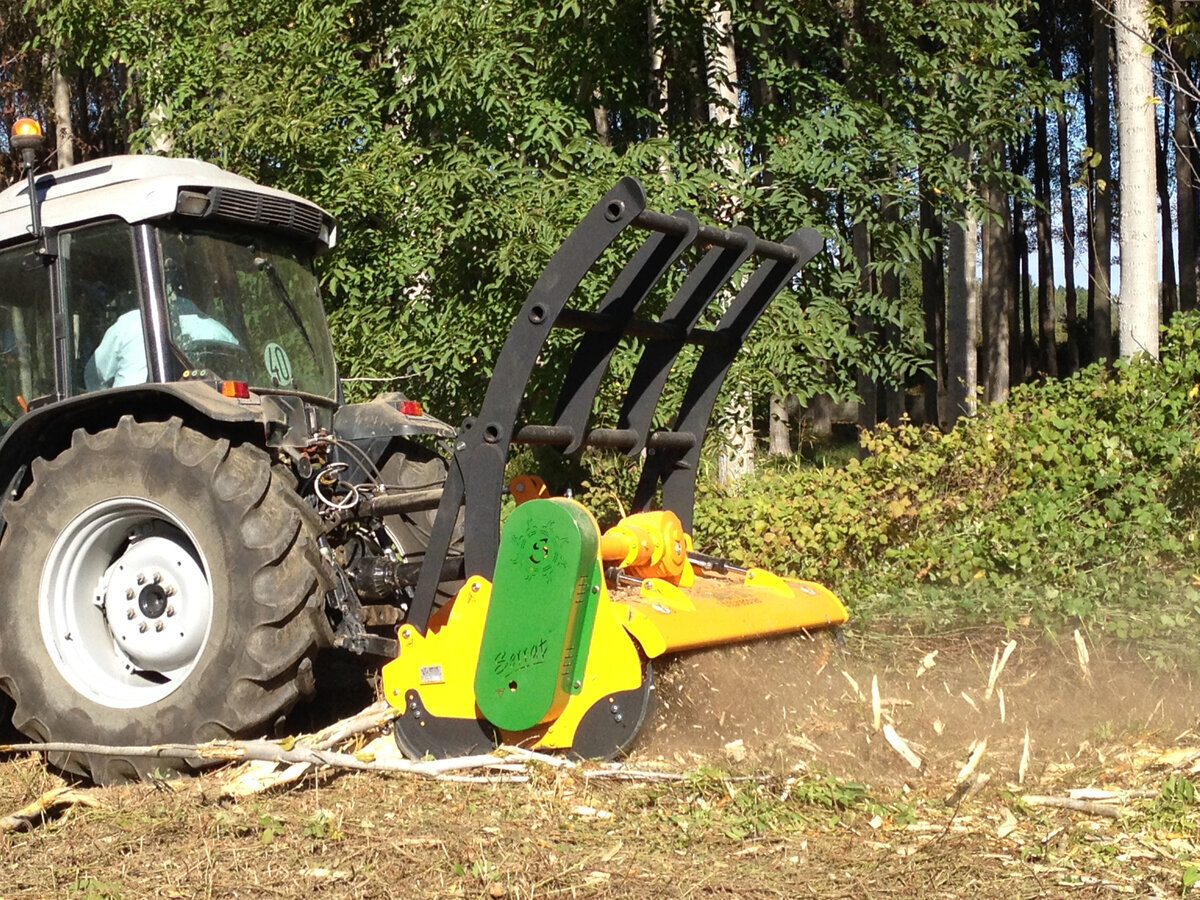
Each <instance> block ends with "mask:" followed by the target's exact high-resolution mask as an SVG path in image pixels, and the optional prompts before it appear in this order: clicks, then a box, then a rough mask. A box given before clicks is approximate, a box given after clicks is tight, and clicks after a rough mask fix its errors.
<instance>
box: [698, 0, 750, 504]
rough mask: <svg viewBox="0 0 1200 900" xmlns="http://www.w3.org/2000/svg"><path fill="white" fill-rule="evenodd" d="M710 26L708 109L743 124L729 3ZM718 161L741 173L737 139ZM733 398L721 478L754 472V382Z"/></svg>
mask: <svg viewBox="0 0 1200 900" xmlns="http://www.w3.org/2000/svg"><path fill="white" fill-rule="evenodd" d="M706 24H707V26H708V27H709V28H710V29H711V30H712V33H713V40H712V41H706V42H705V51H706V58H705V65H706V71H707V76H708V90H709V96H710V97H711V98H712V99H711V100H710V102H709V107H708V114H709V117H710V119H711V120H712V121H714V122H716V123H718V124H719V125H722V126H727V127H730V128H732V127H734V126H736V125H737V124H738V96H739V92H738V85H737V71H738V70H737V53H736V50H735V48H734V43H733V17H732V15H731V14H730V12H729V9H728V8H726V7H724V6H723V5H722V4H721V3H720V2H714V3H713V4H712V5H711V6H710V7H709V9H708V21H707V23H706ZM718 162H719V164H721V165H723V166H724V167H725V169H726V171H727V172H728V173H729V175H730V176H731V177H732V178H734V179H735V180H737V179H739V178H740V177H741V175H742V163H741V159H740V157H739V155H738V148H737V145H736V144H734V143H732V142H728V141H724V140H723V141H722V144H721V148H720V159H719V160H718ZM738 201H739V198H738V197H737V196H733V197H730V198H729V202H728V205H729V207H730V208H729V209H728V210H726V212H727V214H728V215H729V218H733V217H734V215H735V214H736V210H737V207H738ZM729 395H730V400H729V402H728V403H727V405H726V407H725V410H724V415H723V416H722V420H723V423H724V427H723V429H722V430H723V432H724V437H725V441H724V445H723V450H722V452H721V454H720V457H719V458H718V461H717V477H718V479H719V480H720V481H721V482H722V483H729V482H732V481H737V480H738V479H740V478H742V477H744V476H746V475H750V474H752V473H753V472H754V419H753V413H754V396H753V392H752V390H751V388H750V385H749V383H747V382H745V381H741V380H738V379H736V378H735V379H732V380H731V383H730V391H729Z"/></svg>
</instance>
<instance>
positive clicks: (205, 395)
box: [0, 381, 303, 534]
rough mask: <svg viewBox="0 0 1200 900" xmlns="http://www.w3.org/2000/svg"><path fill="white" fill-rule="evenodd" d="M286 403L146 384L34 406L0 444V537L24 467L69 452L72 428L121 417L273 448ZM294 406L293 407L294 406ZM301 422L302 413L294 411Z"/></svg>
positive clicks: (197, 386) (200, 386)
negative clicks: (176, 421)
mask: <svg viewBox="0 0 1200 900" xmlns="http://www.w3.org/2000/svg"><path fill="white" fill-rule="evenodd" d="M286 399H287V398H276V397H258V396H252V397H251V398H250V399H248V400H236V399H233V398H230V397H225V396H223V395H221V394H219V393H217V391H215V390H214V389H213V387H212V386H211V385H209V384H207V383H205V382H199V381H197V382H172V383H167V384H159V383H150V384H140V385H131V386H129V387H120V388H112V389H109V390H104V391H96V392H94V393H89V394H82V395H80V396H77V397H69V398H67V399H65V400H59V401H56V402H53V403H48V404H46V405H45V406H38V407H37V408H36V409H33V410H30V411H29V412H28V413H26V414H25V415H23V416H21V417H20V418H18V419H17V420H16V421H15V422H14V423H13V424H12V425H11V426H10V427H9V428H8V430H7V431H6V432H5V433H4V436H3V437H2V438H0V489H2V490H3V493H2V494H0V534H3V529H4V522H3V518H4V504H5V503H7V502H8V501H9V500H10V499H13V498H15V497H16V496H19V495H20V493H21V490H22V489H23V488H24V485H25V482H26V481H27V469H26V467H27V466H28V464H29V463H30V462H31V461H32V460H34V459H36V458H37V457H39V456H42V457H47V458H50V457H54V456H56V455H58V453H59V452H61V451H62V450H63V449H65V448H66V447H67V446H69V444H70V442H71V434H72V432H74V431H75V430H76V429H77V428H84V429H87V430H89V431H98V430H101V429H104V428H111V427H113V426H115V425H116V424H117V422H118V421H119V420H120V419H121V417H122V416H125V415H132V416H133V417H134V418H136V419H139V420H143V421H166V420H167V419H169V418H171V417H172V416H176V417H178V418H180V419H182V420H183V422H184V424H185V425H188V426H190V427H192V428H195V429H196V430H198V431H201V432H204V433H208V434H214V433H215V434H219V435H221V436H228V437H229V438H231V439H233V440H238V441H242V442H248V443H255V444H258V445H259V446H266V445H269V444H278V443H280V440H281V438H282V436H283V435H285V434H287V433H288V432H289V431H290V430H292V428H293V427H294V426H295V424H297V423H295V422H294V421H293V420H294V419H295V418H296V416H295V415H293V414H292V412H293V411H292V410H291V408H290V407H289V405H288V404H286V403H284V402H281V401H284V400H286ZM297 406H299V404H297ZM298 412H299V418H300V420H301V422H302V421H303V410H302V409H301V410H299V411H298Z"/></svg>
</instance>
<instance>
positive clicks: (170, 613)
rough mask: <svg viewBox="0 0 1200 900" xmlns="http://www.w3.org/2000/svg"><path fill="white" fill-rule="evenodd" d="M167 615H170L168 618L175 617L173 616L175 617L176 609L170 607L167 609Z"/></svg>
mask: <svg viewBox="0 0 1200 900" xmlns="http://www.w3.org/2000/svg"><path fill="white" fill-rule="evenodd" d="M167 615H168V616H173V615H175V607H173V606H168V607H167Z"/></svg>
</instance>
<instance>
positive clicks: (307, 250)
mask: <svg viewBox="0 0 1200 900" xmlns="http://www.w3.org/2000/svg"><path fill="white" fill-rule="evenodd" d="M15 142H16V139H15V138H14V143H15ZM31 224H32V227H31ZM333 242H334V225H333V221H332V219H331V218H330V217H329V216H328V215H327V214H326V213H324V212H323V211H322V210H320V209H319V208H317V207H316V206H313V205H312V204H310V203H308V202H306V201H304V200H301V199H300V198H298V197H294V196H292V195H290V194H286V193H284V192H282V191H276V190H272V189H269V188H264V187H261V186H259V185H256V184H254V183H253V182H250V181H249V180H247V179H244V178H240V177H239V176H236V175H232V174H230V173H227V172H223V171H221V170H220V169H218V168H216V167H215V166H212V165H209V164H207V163H202V162H198V161H195V160H180V159H168V158H162V157H114V158H109V159H105V160H100V161H97V162H92V163H84V164H82V165H79V166H74V167H72V168H70V169H66V170H62V171H59V172H53V173H46V174H44V175H41V176H40V177H36V178H35V177H34V176H33V175H32V174H31V175H30V177H29V180H28V181H27V182H22V183H18V184H15V185H13V186H11V187H9V188H8V189H7V190H5V191H4V192H2V193H0V427H2V428H5V429H7V427H8V426H9V425H11V424H12V423H13V422H14V421H15V420H16V418H17V417H19V416H20V415H21V414H22V413H24V412H27V411H29V410H30V409H35V408H37V407H39V406H41V405H45V404H48V403H51V402H54V401H56V400H63V399H66V398H70V397H76V396H79V395H82V394H87V393H90V392H92V391H97V390H102V389H107V388H121V387H128V386H132V385H139V384H146V383H151V382H153V383H167V382H179V381H186V380H206V381H210V382H212V383H214V384H215V385H218V386H223V385H233V387H231V388H224V387H223V388H222V390H223V391H224V392H225V393H227V394H231V395H233V396H238V395H241V394H244V393H245V392H248V391H254V392H256V393H259V394H293V395H299V396H301V397H307V398H310V399H312V400H315V401H317V402H320V401H322V400H324V401H326V403H327V404H329V405H332V404H333V402H334V401H335V399H336V396H337V372H336V367H335V364H334V357H333V347H332V343H331V341H330V337H329V332H328V328H327V326H326V323H325V314H324V309H323V307H322V304H321V298H320V294H319V291H318V285H317V279H316V276H315V275H314V273H313V266H312V263H313V258H314V257H315V255H316V254H318V253H320V252H323V251H324V250H326V249H328V248H329V247H330V246H332V244H333Z"/></svg>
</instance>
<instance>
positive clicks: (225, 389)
mask: <svg viewBox="0 0 1200 900" xmlns="http://www.w3.org/2000/svg"><path fill="white" fill-rule="evenodd" d="M221 393H222V394H224V395H225V396H226V397H233V398H235V399H237V400H245V399H246V398H248V397H249V396H250V385H248V384H246V382H244V381H222V382H221Z"/></svg>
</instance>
